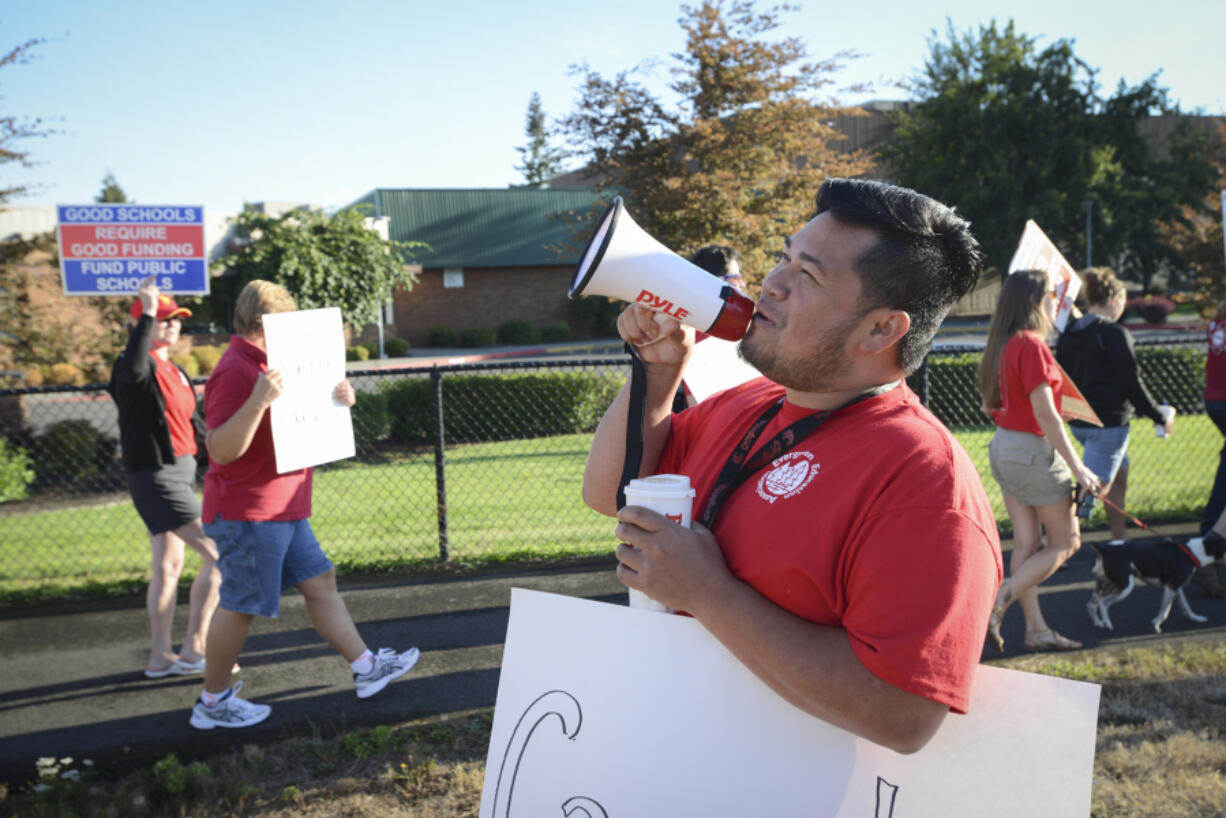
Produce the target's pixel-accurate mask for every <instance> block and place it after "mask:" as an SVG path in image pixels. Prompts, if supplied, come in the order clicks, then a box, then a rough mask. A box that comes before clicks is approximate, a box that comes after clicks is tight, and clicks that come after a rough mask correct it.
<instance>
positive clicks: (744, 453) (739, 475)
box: [698, 381, 899, 528]
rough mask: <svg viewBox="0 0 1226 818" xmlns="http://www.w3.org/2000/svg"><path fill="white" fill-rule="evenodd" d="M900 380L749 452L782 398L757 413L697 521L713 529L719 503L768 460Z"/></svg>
mask: <svg viewBox="0 0 1226 818" xmlns="http://www.w3.org/2000/svg"><path fill="white" fill-rule="evenodd" d="M898 383H899V382H898V381H893V382H892V383H887V384H884V385H882V386H877V387H874V388H872V389H870V390H868V391H867V392H861V393H860V394H859V395H856V396H855V397H854V398H852V399H851V400H849V401H847V402H846V403H844V404H842V405H841V406H837V407H835V408H834V409H827V410H826V411H825V412H816V413H814V414H812V415H805V416H804V417H802V418H801V419H800V420H797V421H796V422H794V423H792V424H791V425H790V426H788V427H787V428H786V429H784V430H783V431H781V432H779V433H778V434H776V435H775V436H774V437H772V438H771V439H770V440H768V441H767V442H766V443H764V444H763V445H762V447H761V448H760V449H758V450H757V451H756V452H754V453H753V454H752V455H751V454H749V452H750V450H751V449H752V448H753V444H754V442H755V441H756V440H757V439H758V436H759V435H760V434H762V431H763V430H764V429H765V428H766V427H767V426H768V425H769V424H770V422H771V420H772V419H773V418H774V417H775V415H777V414H779V410H780V409H782V408H783V398H780V399H779V400H777V401H776V402H775V403H773V404H771V405H770V406H768V407H766V410H765V411H764V412H762V414H761V415H759V416H758V419H757V420H755V421H754V422H753V423H752V424H751V425H750V427H749V429H748V430H747V431H746V432H745V434H744V436H743V437H742V438H741V442H740V443H738V444H737V445H736V448H734V449H733V450H732V453H731V454H729V455H728V460H727V461H726V462H725V463H724V467H723V468H722V469H720V472H719V477H718V478H717V479H716V481H715V486H714V487H713V488H712V489H711V493H710V494H709V495H708V496H707V504H706V505H705V506H704V507H703V510H702V515H701V516H699V517H698V522H700V523H702V524H703V525H704V526H706V527H707V528H710V527H711V525H712V524H713V523H714V522H715V516H716V515H717V514H719V509H720V506H722V505H723V504H724V501H725V500H727V499H728V497H730V496H731V495H732V492H734V491H736V489H737V488H738V487H739V486H740V485H741V484H742V483H744V482H745V481H746V480H748V479H749V477H750V476H751V475H753V474H754V473H755V472H757V471H758V470H759V469H761V468H762V467H763V466H765V465H766V464H767V463H769V462H771V461H772V460H774V459H775V458H777V457H779V456H780V455H782V454H784V453H785V452H788V451H790V450H791V449H793V448H795V446H796V445H797V444H798V443H800V442H801V441H802V440H804V439H805V438H807V437H808V436H809V435H811V434H813V432H814V431H816V430H817V427H819V426H821V425H822V424H823V423H825V422H826V420H827V419H829V418H830V416H831V415H833V414H834V413H835V412H839V411H842V410H843V409H846V408H847V407H849V406H853V405H854V404H857V403H859V402H860V401H863V400H868V399H869V398H872V397H876V396H877V395H880V394H883V393H885V392H888V391H889V390H891V389H893V388H894V387H895V386H897V385H898Z"/></svg>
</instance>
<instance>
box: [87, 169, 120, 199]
mask: <svg viewBox="0 0 1226 818" xmlns="http://www.w3.org/2000/svg"><path fill="white" fill-rule="evenodd" d="M94 201H95V202H107V203H120V202H126V201H128V194H126V193H124V192H123V188H121V187H120V186H119V182H117V181H115V174H113V173H111V172H110V171H109V170H108V171H107V172H106V176H103V177H102V190H101V191H99V192H98V195H97V196H95V197H94Z"/></svg>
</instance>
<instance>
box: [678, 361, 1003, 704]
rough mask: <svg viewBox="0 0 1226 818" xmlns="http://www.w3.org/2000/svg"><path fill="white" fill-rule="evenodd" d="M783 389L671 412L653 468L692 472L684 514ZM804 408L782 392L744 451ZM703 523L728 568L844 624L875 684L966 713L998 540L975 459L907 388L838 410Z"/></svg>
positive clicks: (755, 384)
mask: <svg viewBox="0 0 1226 818" xmlns="http://www.w3.org/2000/svg"><path fill="white" fill-rule="evenodd" d="M783 393H784V390H783V387H781V386H779V385H778V384H776V383H774V382H772V381H769V380H767V379H766V378H756V379H754V380H752V381H749V382H748V383H745V384H742V385H740V386H737V387H734V388H733V389H730V390H728V391H726V392H721V393H719V394H717V395H714V396H712V397H710V398H708V399H706V400H704V401H703V402H701V403H699V404H698V405H697V406H693V407H690V408H689V409H687V410H686V411H685V412H682V413H680V414H677V415H673V417H672V432H671V434H670V436H669V439H668V443H667V444H666V446H665V448H664V452H663V454H662V457H661V460H660V464H659V471H660V472H661V473H674V474H684V475H687V476H689V478H690V482H691V484H692V485H693V487H694V489H695V491H696V492H697V495H696V497H695V499H694V509H695V512H694V513H695V517H697V516H698V514H699V509H701V508H702V507H703V506H704V504H705V503H706V501H707V497H708V496H709V495H710V493H711V489H712V488H713V484H714V482H715V481H716V479H717V477H718V475H719V472H720V470H721V468H722V467H723V466H724V463H725V462H726V461H727V458H728V455H729V453H730V452H731V451H732V449H733V448H734V447H735V446H736V445H737V443H739V442H740V440H741V437H742V436H743V435H744V434H745V432H746V430H747V429H748V428H749V426H750V425H752V423H753V422H754V421H755V420H756V419H757V418H758V417H759V416H760V415H761V414H762V412H763V411H764V410H765V409H766V408H767V407H769V406H771V405H772V404H774V403H775V402H776V401H778V400H779V398H780V397H781V396H782V395H783ZM811 412H812V410H809V409H804V408H801V407H798V406H795V405H793V404H791V403H788V402H786V401H785V402H784V405H783V409H782V410H781V411H780V412H779V414H778V415H776V416H775V418H774V419H772V420H771V422H770V424H769V425H768V426H767V428H766V429H765V430H764V431H763V432H762V434H761V435H760V436H759V438H758V441H757V443H756V444H755V448H756V447H757V446H760V445H762V444H763V443H765V442H766V441H767V440H770V439H771V437H773V436H774V435H775V434H776V433H777V432H779V431H780V430H782V429H783V428H785V427H786V426H788V425H790V424H791V423H793V422H794V421H796V420H797V419H799V418H800V417H803V416H804V415H806V414H810V413H811ZM713 532H714V534H715V538H716V540H717V541H718V542H719V544H720V548H721V550H722V551H723V553H724V558H725V560H726V561H727V564H728V567H729V569H730V570H731V571H732V573H733V574H734V575H735V576H737V577H738V578H740V579H741V580H743V581H744V582H746V583H748V584H749V585H751V586H753V587H754V588H755V589H757V590H758V592H760V593H761V594H763V595H764V596H765V597H766V598H768V599H770V600H771V601H772V602H774V603H775V604H776V605H778V606H780V607H781V608H784V609H786V610H788V611H790V612H792V613H794V614H796V615H797V616H800V617H802V618H804V619H806V620H808V621H810V622H816V623H819V624H822V625H830V626H834V627H840V628H843V629H844V630H845V631H847V635H848V637H849V639H850V641H851V646H852V649H853V650H854V651H855V653H856V656H857V657H858V658H859V660H860V661H861V662H862V663H863V664H864V666H865V667H866V668H868V669H869V670H870V671H871V672H872V673H873V674H875V675H876V676H877V677H878V678H880V679H882V680H884V681H886V682H888V683H890V684H892V685H894V686H895V687H898V688H901V689H902V690H906V691H908V692H911V693H915V694H917V695H919V696H923V697H925V698H928V699H932V700H933V701H937V702H940V703H942V704H945V705H948V706H949V707H950V708H952V709H953V710H955V711H957V712H960V713H964V712H966V708H967V705H968V703H969V701H970V688H971V681H972V678H973V675H974V671H975V667H976V665H977V664H978V663H979V656H980V654H981V652H982V650H983V635H984V633H985V632H986V631H987V626H988V616H989V614H990V613H991V609H992V602H993V600H994V598H995V594H996V589H997V587H998V586H999V585H1000V580H1001V556H1000V540H999V537H998V536H997V533H996V521H995V519H994V518H993V516H992V509H991V507H990V505H989V504H988V499H987V496H986V495H985V494H984V490H983V485H982V483H981V482H980V480H979V475H978V474H977V473H976V471H975V467H974V465H973V464H972V463H971V461H970V458H969V457H968V456H967V454H966V452H965V451H964V450H963V449H962V447H961V446H960V445H959V444H958V443H957V441H955V440H954V439H953V437H952V436H951V435H950V434H949V432H948V430H947V429H946V428H945V427H944V426H942V425H941V423H940V421H938V420H937V419H936V418H935V417H933V416H932V414H931V413H929V412H928V410H927V409H925V408H924V407H923V406H921V405H920V402H919V399H918V398H917V397H916V396H915V393H913V392H912V391H911V390H910V389H908V388H907V386H906V385H905V384H903V385H900V386H897V387H895V388H894V389H891V390H890V391H889V392H887V393H885V394H883V395H879V396H877V397H874V398H870V399H869V400H865V401H862V402H861V403H858V404H855V405H853V406H851V407H848V408H846V409H843V410H841V411H839V412H837V413H835V414H834V415H832V416H831V417H830V418H828V419H827V420H826V421H825V423H823V424H822V425H821V426H820V427H819V428H818V429H817V430H816V431H815V432H813V434H811V435H809V436H808V437H807V438H805V439H804V440H802V441H800V443H798V444H797V445H796V447H795V448H793V449H791V450H790V451H788V452H785V453H784V454H782V455H781V456H780V457H778V458H776V459H775V460H773V461H772V462H771V463H770V464H768V465H767V466H766V467H764V468H763V469H761V470H760V471H759V472H757V473H756V474H754V475H752V476H750V477H749V478H748V479H747V480H746V481H745V482H744V483H742V484H741V485H740V486H739V487H738V488H737V490H736V491H734V492H733V493H732V495H731V496H730V497H729V498H728V499H727V500H726V501H725V502H724V504H723V506H722V507H721V509H720V512H719V515H718V516H717V517H716V519H715V525H714V529H713Z"/></svg>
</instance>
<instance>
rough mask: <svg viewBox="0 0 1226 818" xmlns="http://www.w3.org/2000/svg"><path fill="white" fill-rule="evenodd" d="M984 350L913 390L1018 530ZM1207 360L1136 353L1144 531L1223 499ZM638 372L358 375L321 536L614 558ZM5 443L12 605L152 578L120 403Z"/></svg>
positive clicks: (1156, 350)
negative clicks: (610, 427) (595, 487)
mask: <svg viewBox="0 0 1226 818" xmlns="http://www.w3.org/2000/svg"><path fill="white" fill-rule="evenodd" d="M979 354H980V353H979V349H978V348H976V347H955V348H945V349H939V350H936V351H934V352H933V353H932V354H931V355H930V356H929V359H928V361H927V362H926V364H925V366H924V367H923V369H921V370H920V371H919V372H917V373H916V374H915V375H914V376H912V378H911V379H910V382H911V385H912V387H913V388H914V389H915V390H916V391H917V392H919V393H920V395H921V397H923V398H924V400H925V402H926V403H927V404H928V405H929V406H930V407H931V408H932V409H933V411H934V412H935V413H936V415H937V416H938V417H940V418H941V419H942V420H943V421H944V422H945V423H946V424H948V425H949V427H950V428H951V429H952V430H953V431H954V433H955V434H956V436H957V437H958V438H959V440H961V441H962V443H963V445H964V446H965V447H966V449H967V451H968V452H969V453H970V455H971V458H972V460H973V461H974V462H975V464H976V466H977V468H978V469H979V471H980V475H981V476H982V478H983V481H984V485H985V486H986V488H987V491H988V496H989V497H990V498H991V499H992V502H993V505H994V508H995V511H996V517H997V520H998V521H999V522H1000V523H1001V524H1002V527H1004V528H1006V529H1007V525H1008V517H1007V515H1006V514H1005V511H1004V506H1003V502H1002V500H1001V496H1000V491H999V489H998V488H997V486H996V484H995V482H994V481H993V480H992V477H991V474H990V471H989V469H988V457H987V443H988V440H989V439H990V438H991V435H992V429H993V427H992V424H991V422H990V421H989V419H988V418H987V417H986V416H985V415H984V414H983V413H982V411H981V410H980V408H979V406H980V398H979V393H978V389H977V386H976V383H977V380H976V367H977V365H978V361H979ZM1204 358H1205V344H1204V342H1203V341H1200V342H1195V343H1177V342H1171V341H1163V342H1161V343H1158V344H1141V343H1139V344H1138V360H1139V361H1140V364H1141V368H1142V372H1143V374H1144V377H1145V379H1146V381H1147V383H1148V384H1149V386H1150V389H1151V391H1152V392H1153V393H1154V395H1155V397H1156V398H1157V399H1158V400H1160V401H1162V400H1166V401H1168V402H1169V403H1170V404H1171V405H1172V406H1174V407H1175V408H1176V409H1177V410H1178V411H1179V418H1178V419H1177V421H1176V428H1175V433H1174V435H1173V436H1172V437H1171V438H1169V439H1166V440H1159V439H1157V438H1156V437H1155V436H1154V433H1153V430H1152V423H1150V422H1149V421H1135V422H1134V425H1133V430H1132V442H1131V443H1130V447H1129V452H1130V456H1131V458H1132V467H1131V474H1130V479H1129V494H1128V510H1129V511H1131V512H1132V513H1134V514H1136V515H1138V516H1140V517H1141V519H1143V520H1146V521H1153V520H1170V519H1192V518H1195V517H1196V516H1198V515H1199V514H1200V512H1201V509H1202V508H1203V504H1204V502H1205V499H1206V498H1207V497H1208V495H1209V490H1210V485H1211V483H1212V480H1213V474H1214V471H1215V469H1216V463H1217V452H1218V450H1219V448H1220V446H1221V443H1222V441H1221V436H1220V435H1219V433H1218V431H1217V429H1216V427H1214V425H1213V424H1212V422H1211V421H1210V420H1209V419H1208V418H1207V416H1206V415H1205V414H1204V404H1203V401H1202V394H1203V388H1204ZM627 370H628V366H627V361H626V358H625V357H624V356H616V357H607V358H589V359H583V360H562V361H542V362H530V363H502V364H470V365H462V366H447V367H436V368H429V369H420V368H419V369H411V368H404V369H385V370H363V371H351V372H350V373H349V377H350V380H351V381H352V382H353V384H354V386H355V388H356V389H357V392H358V402H357V405H356V406H355V407H354V410H353V422H354V435H355V440H356V444H357V456H356V457H354V458H352V459H350V460H345V461H341V462H338V463H332V464H328V465H326V466H322V467H320V468H318V469H317V471H316V477H315V491H314V509H313V514H312V525H313V526H314V528H315V531H316V533H317V534H318V536H319V538H320V541H321V542H322V543H323V545H324V548H325V550H326V551H327V553H328V555H329V556H330V557H331V558H332V559H333V561H334V562H335V563H336V564H337V566H338V568H339V569H340V570H342V571H350V572H352V571H380V570H393V569H397V570H406V569H409V570H411V569H412V568H413V567H414V566H417V567H420V566H423V565H425V564H432V563H436V562H438V561H440V560H443V561H448V562H451V563H454V564H461V565H462V564H468V563H475V562H492V561H500V560H508V561H509V560H520V559H535V558H548V557H557V556H563V555H567V556H570V555H584V554H608V553H611V550H612V548H613V545H614V540H613V537H612V530H613V525H612V524H611V522H610V520H608V519H607V518H605V517H602V516H600V515H598V514H596V513H595V512H593V511H591V510H590V509H588V508H587V507H586V506H585V505H584V504H583V502H582V500H581V499H580V486H581V482H582V474H583V464H584V460H585V458H586V457H587V452H588V449H589V447H590V444H591V438H592V432H593V431H594V429H595V428H596V424H597V423H598V422H599V420H600V417H601V415H602V414H603V412H604V410H605V407H606V406H607V405H608V404H609V402H610V401H611V400H612V398H613V396H614V395H615V394H616V393H617V390H618V389H619V388H620V387H621V385H622V383H623V382H624V380H625V377H626V373H627ZM195 383H196V385H197V388H198V389H199V388H200V387H201V386H202V384H203V383H204V379H198V380H197V381H196V382H195ZM0 429H2V430H3V433H4V434H3V437H0V445H2V446H3V447H2V448H0V601H3V600H9V601H13V600H16V599H20V598H23V597H26V596H30V595H35V596H47V595H52V594H55V593H59V592H62V591H64V590H79V589H83V588H88V587H91V586H94V587H97V586H101V587H107V588H113V587H124V586H128V585H131V586H135V585H137V584H139V583H141V582H143V581H144V579H145V577H146V576H147V571H148V559H149V547H148V543H147V535H146V532H145V530H144V527H143V525H142V524H141V521H140V518H139V517H138V516H137V514H136V512H135V510H134V509H133V508H132V504H131V501H130V500H129V498H128V494H127V491H126V487H125V482H124V476H123V470H122V466H121V463H120V460H119V456H120V453H119V450H118V441H117V438H118V428H117V413H116V410H115V405H114V403H113V401H112V400H111V398H110V396H109V395H107V394H106V392H105V390H104V389H103V388H102V387H101V386H98V385H95V386H86V387H52V388H39V389H26V390H4V391H0ZM202 448H203V447H202ZM200 465H201V474H202V473H203V467H204V466H205V465H207V462H206V461H205V460H204V458H203V455H202V456H201V460H200ZM1102 513H1103V512H1102V511H1101V508H1100V509H1099V510H1097V511H1096V512H1095V517H1094V518H1092V519H1091V520H1090V525H1091V526H1093V525H1097V524H1100V523H1101V522H1102ZM192 560H194V556H193V557H191V558H189V563H188V570H187V571H186V572H185V573H186V574H190V573H191V572H192V570H193V568H194V566H193V562H192Z"/></svg>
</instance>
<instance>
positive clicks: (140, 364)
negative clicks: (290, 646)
mask: <svg viewBox="0 0 1226 818" xmlns="http://www.w3.org/2000/svg"><path fill="white" fill-rule="evenodd" d="M137 296H138V297H137V300H136V302H135V303H134V304H133V305H132V310H131V313H132V318H131V320H130V321H129V322H128V345H127V346H126V347H125V348H124V351H123V352H122V353H121V354H120V356H119V357H118V358H117V359H116V360H115V365H114V367H113V368H112V370H111V382H110V384H108V386H107V391H108V392H110V393H111V397H113V398H114V399H115V405H116V406H117V407H118V409H119V439H120V445H121V446H122V449H123V468H124V472H125V476H126V478H127V482H128V491H129V493H130V494H131V495H132V504H133V505H134V506H136V512H137V513H138V514H139V515H140V517H141V520H142V521H143V522H144V524H145V528H146V529H147V530H148V533H149V545H150V547H151V548H152V551H153V561H152V568H153V576H152V578H151V579H150V580H149V589H148V591H147V592H146V594H145V607H146V608H147V609H148V612H149V626H150V629H151V630H152V631H153V644H152V646H151V647H150V649H149V663H148V664H147V665H146V666H145V675H146V676H148V677H149V678H150V679H161V678H164V677H166V676H184V675H188V674H192V673H200V672H202V671H203V670H204V648H205V634H207V633H208V630H209V623H210V621H211V620H212V618H213V612H214V611H216V610H217V589H218V586H219V585H220V582H221V576H220V574H218V573H217V567H216V565H217V546H216V545H215V544H214V543H213V541H212V540H211V539H209V538H208V536H206V535H205V533H204V528H203V527H202V526H201V523H200V500H199V499H198V498H197V497H196V434H197V433H198V432H200V433H202V432H203V427H204V422H203V421H202V420H201V419H200V415H199V413H197V412H196V393H195V391H194V390H193V389H192V385H191V381H189V380H188V377H187V373H186V372H184V371H183V370H182V369H181V368H180V367H178V366H176V365H175V364H174V363H172V362H171V360H170V348H171V347H173V346H174V345H175V344H176V343H178V341H179V330H180V321H181V319H182V318H184V317H186V316H190V315H191V312H190V311H189V310H186V309H184V308H182V307H180V306H179V305H178V304H176V303H175V302H174V299H172V298H170V297H169V296H166V295H161V294H159V293H158V286H157V276H152V275H151V276H149V277H148V278H145V279H144V280H142V281H141V282H140V287H139V289H138V290H137ZM184 543H187V544H188V545H189V546H191V548H192V550H193V551H195V552H196V553H197V554H199V555H200V561H201V565H200V573H198V574H196V578H195V580H193V581H192V588H191V593H190V596H189V599H190V605H191V607H190V609H189V611H190V612H189V613H188V617H187V633H186V634H185V635H184V637H183V645H182V646H181V647H180V648H179V652H178V653H177V654H176V653H175V652H174V650H173V649H172V645H171V627H172V625H173V624H174V618H175V598H176V596H177V594H178V590H179V574H180V573H181V572H182V570H183V544H184ZM226 667H229V665H226Z"/></svg>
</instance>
